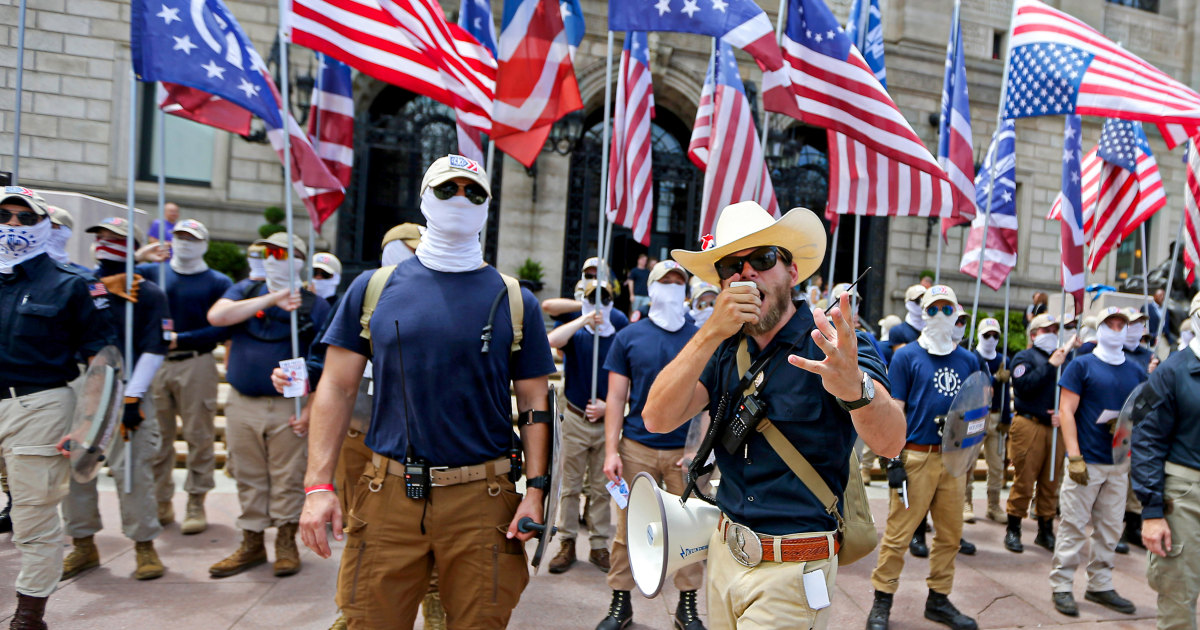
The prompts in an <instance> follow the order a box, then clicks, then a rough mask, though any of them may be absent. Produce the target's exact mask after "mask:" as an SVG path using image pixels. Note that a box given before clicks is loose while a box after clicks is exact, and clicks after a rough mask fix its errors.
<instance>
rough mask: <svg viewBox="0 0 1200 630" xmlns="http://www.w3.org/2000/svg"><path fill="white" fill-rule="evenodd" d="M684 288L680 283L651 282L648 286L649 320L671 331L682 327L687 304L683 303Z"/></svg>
mask: <svg viewBox="0 0 1200 630" xmlns="http://www.w3.org/2000/svg"><path fill="white" fill-rule="evenodd" d="M686 289H687V287H685V286H683V285H682V284H663V283H662V282H654V283H652V284H651V285H650V287H649V288H648V293H650V321H652V322H654V323H655V324H658V325H659V327H661V328H663V329H665V330H669V331H671V332H675V331H676V330H679V329H680V328H683V322H684V321H685V320H684V315H685V314H687V304H684V303H683V294H684V291H685V290H686Z"/></svg>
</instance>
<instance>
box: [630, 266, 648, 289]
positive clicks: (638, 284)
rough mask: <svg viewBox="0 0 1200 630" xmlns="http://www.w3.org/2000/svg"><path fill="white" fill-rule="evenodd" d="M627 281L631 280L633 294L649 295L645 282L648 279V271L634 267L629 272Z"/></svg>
mask: <svg viewBox="0 0 1200 630" xmlns="http://www.w3.org/2000/svg"><path fill="white" fill-rule="evenodd" d="M629 279H630V280H633V294H634V295H641V296H647V295H650V292H649V288H648V286H647V285H646V281H647V280H649V279H650V270H649V269H642V268H641V267H634V268H633V269H630V270H629Z"/></svg>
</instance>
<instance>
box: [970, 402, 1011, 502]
mask: <svg viewBox="0 0 1200 630" xmlns="http://www.w3.org/2000/svg"><path fill="white" fill-rule="evenodd" d="M999 425H1000V413H999V412H995V413H989V414H988V421H987V435H986V436H985V437H984V438H983V459H984V460H985V461H986V462H987V491H988V495H991V494H993V493H995V494H999V493H1000V489H1001V488H1002V487H1004V458H1003V457H1002V456H1001V454H1000V442H1001V441H1003V440H1004V435H1003V434H1002V433H1000V432H999V431H998V430H997V427H998V426H999ZM973 481H975V468H974V467H972V468H971V470H968V471H967V474H965V475H963V484H964V485H963V489H964V491H965V494H964V498H965V499H966V501H967V502H968V503H969V502H971V501H973V500H974V498H975V493H974V492H972V491H971V488H972V487H973V484H972V482H973Z"/></svg>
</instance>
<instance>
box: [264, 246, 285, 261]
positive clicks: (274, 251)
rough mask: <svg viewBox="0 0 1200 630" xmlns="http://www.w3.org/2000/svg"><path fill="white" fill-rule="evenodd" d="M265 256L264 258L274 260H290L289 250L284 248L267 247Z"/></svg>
mask: <svg viewBox="0 0 1200 630" xmlns="http://www.w3.org/2000/svg"><path fill="white" fill-rule="evenodd" d="M264 254H265V255H264V258H274V259H275V260H287V259H288V250H286V249H284V248H282V247H273V246H271V245H267V251H266V252H264Z"/></svg>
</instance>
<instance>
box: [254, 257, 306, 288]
mask: <svg viewBox="0 0 1200 630" xmlns="http://www.w3.org/2000/svg"><path fill="white" fill-rule="evenodd" d="M288 265H292V266H294V267H295V269H296V282H297V284H299V283H301V282H303V281H304V276H303V271H304V259H302V258H289V259H287V260H276V259H274V258H267V259H265V260H263V271H264V273H265V274H266V276H267V290H269V291H279V290H281V289H286V288H288Z"/></svg>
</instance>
